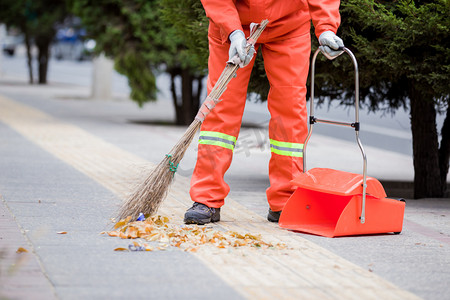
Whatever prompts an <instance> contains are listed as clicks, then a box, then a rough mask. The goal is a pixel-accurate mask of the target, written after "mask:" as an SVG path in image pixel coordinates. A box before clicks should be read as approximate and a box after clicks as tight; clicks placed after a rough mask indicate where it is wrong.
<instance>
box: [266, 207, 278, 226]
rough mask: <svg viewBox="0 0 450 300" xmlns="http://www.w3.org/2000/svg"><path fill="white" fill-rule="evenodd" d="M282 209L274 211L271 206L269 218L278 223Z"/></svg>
mask: <svg viewBox="0 0 450 300" xmlns="http://www.w3.org/2000/svg"><path fill="white" fill-rule="evenodd" d="M280 215H281V210H280V211H273V210H271V209H270V208H269V213H268V214H267V220H269V221H270V222H274V223H278V220H279V219H280Z"/></svg>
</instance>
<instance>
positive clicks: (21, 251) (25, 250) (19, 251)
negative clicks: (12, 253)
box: [16, 247, 28, 253]
mask: <svg viewBox="0 0 450 300" xmlns="http://www.w3.org/2000/svg"><path fill="white" fill-rule="evenodd" d="M23 252H28V250H27V249H25V248H22V247H19V248H18V249H17V251H16V253H23Z"/></svg>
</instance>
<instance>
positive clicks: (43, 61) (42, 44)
mask: <svg viewBox="0 0 450 300" xmlns="http://www.w3.org/2000/svg"><path fill="white" fill-rule="evenodd" d="M50 43H51V37H50V38H49V36H37V37H36V46H37V48H38V62H39V84H46V83H47V71H48V60H49V56H50Z"/></svg>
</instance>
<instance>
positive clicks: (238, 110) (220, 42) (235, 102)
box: [184, 0, 344, 224]
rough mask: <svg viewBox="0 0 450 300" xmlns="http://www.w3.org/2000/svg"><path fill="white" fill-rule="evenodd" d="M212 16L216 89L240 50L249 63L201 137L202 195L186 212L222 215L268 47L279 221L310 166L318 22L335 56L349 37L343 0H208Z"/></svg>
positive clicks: (195, 188)
mask: <svg viewBox="0 0 450 300" xmlns="http://www.w3.org/2000/svg"><path fill="white" fill-rule="evenodd" d="M202 4H203V7H204V8H205V11H206V16H207V17H208V18H209V20H210V22H209V29H208V40H209V60H208V68H209V74H208V81H207V89H208V94H209V92H210V91H211V89H212V88H213V86H214V85H215V83H216V81H217V80H218V78H219V76H220V74H221V73H222V71H223V68H224V66H225V64H226V62H227V61H228V60H230V59H232V58H233V57H234V56H235V55H236V54H237V55H238V57H239V59H240V62H241V63H242V64H241V66H244V65H246V66H245V67H241V68H240V69H239V70H238V71H237V78H235V79H233V80H231V82H230V83H229V84H228V86H227V90H226V91H225V93H224V94H223V95H222V98H221V100H222V101H221V102H219V103H218V104H217V106H216V107H215V108H214V110H212V111H211V113H210V114H209V115H208V116H207V117H206V118H205V120H204V122H203V124H202V127H201V131H200V137H199V145H198V157H197V163H196V166H195V169H194V173H193V175H192V179H191V189H190V196H191V199H192V200H193V201H194V204H193V206H192V207H191V208H189V209H188V210H187V211H186V214H185V217H184V222H185V223H186V224H206V223H209V222H217V221H219V220H220V207H221V206H222V205H224V199H225V197H226V196H227V194H228V192H229V190H230V188H229V186H228V184H227V183H226V182H225V181H224V175H225V172H226V171H227V169H228V168H229V166H230V164H231V160H232V156H233V150H234V148H235V145H236V140H237V137H238V134H239V130H240V126H241V119H242V114H243V111H244V106H245V102H246V95H247V86H248V82H249V79H250V73H251V69H252V67H253V64H254V61H255V60H254V59H252V57H253V54H254V52H255V50H256V51H261V52H262V55H263V59H264V67H265V70H266V74H267V78H268V79H269V82H270V91H269V95H268V99H267V102H268V108H269V112H270V115H271V119H270V122H269V139H270V149H271V158H270V161H269V180H270V186H269V188H268V189H267V190H266V195H267V200H268V202H269V213H268V216H267V218H268V220H269V221H272V222H278V219H279V217H280V213H281V211H282V209H283V207H284V205H285V203H286V202H287V200H288V199H289V197H290V196H291V194H292V192H293V189H292V186H291V183H290V181H291V180H292V179H293V178H295V177H296V176H298V175H299V174H300V173H301V172H302V169H303V161H302V159H303V158H302V157H303V153H302V151H303V142H304V140H305V138H306V135H307V131H308V129H307V109H306V98H305V95H306V80H307V76H308V70H309V60H310V53H311V35H310V23H311V20H312V23H313V25H314V31H315V35H316V36H317V37H318V39H319V44H320V45H321V46H320V47H321V50H322V52H325V54H326V55H327V57H329V58H333V57H336V56H337V55H339V54H340V53H342V51H341V50H339V48H340V47H343V46H344V44H343V42H342V40H341V39H340V38H339V37H337V36H336V31H337V29H338V27H339V24H340V15H339V4H340V1H338V0H202ZM264 19H268V20H269V24H268V25H267V27H266V29H265V30H264V31H263V33H262V35H261V36H260V37H259V39H258V41H257V43H256V45H255V49H254V50H253V49H251V50H250V51H249V52H248V54H247V53H246V51H245V49H244V48H245V45H246V39H245V37H246V36H249V33H250V24H251V23H252V22H256V23H258V22H260V21H261V20H264Z"/></svg>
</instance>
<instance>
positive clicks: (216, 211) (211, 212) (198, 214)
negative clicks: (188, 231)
mask: <svg viewBox="0 0 450 300" xmlns="http://www.w3.org/2000/svg"><path fill="white" fill-rule="evenodd" d="M218 221H220V208H213V207H208V206H206V205H205V204H202V203H198V202H194V205H192V207H191V208H189V209H188V210H187V211H186V213H185V214H184V223H185V224H198V225H205V224H207V223H210V222H218Z"/></svg>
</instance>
